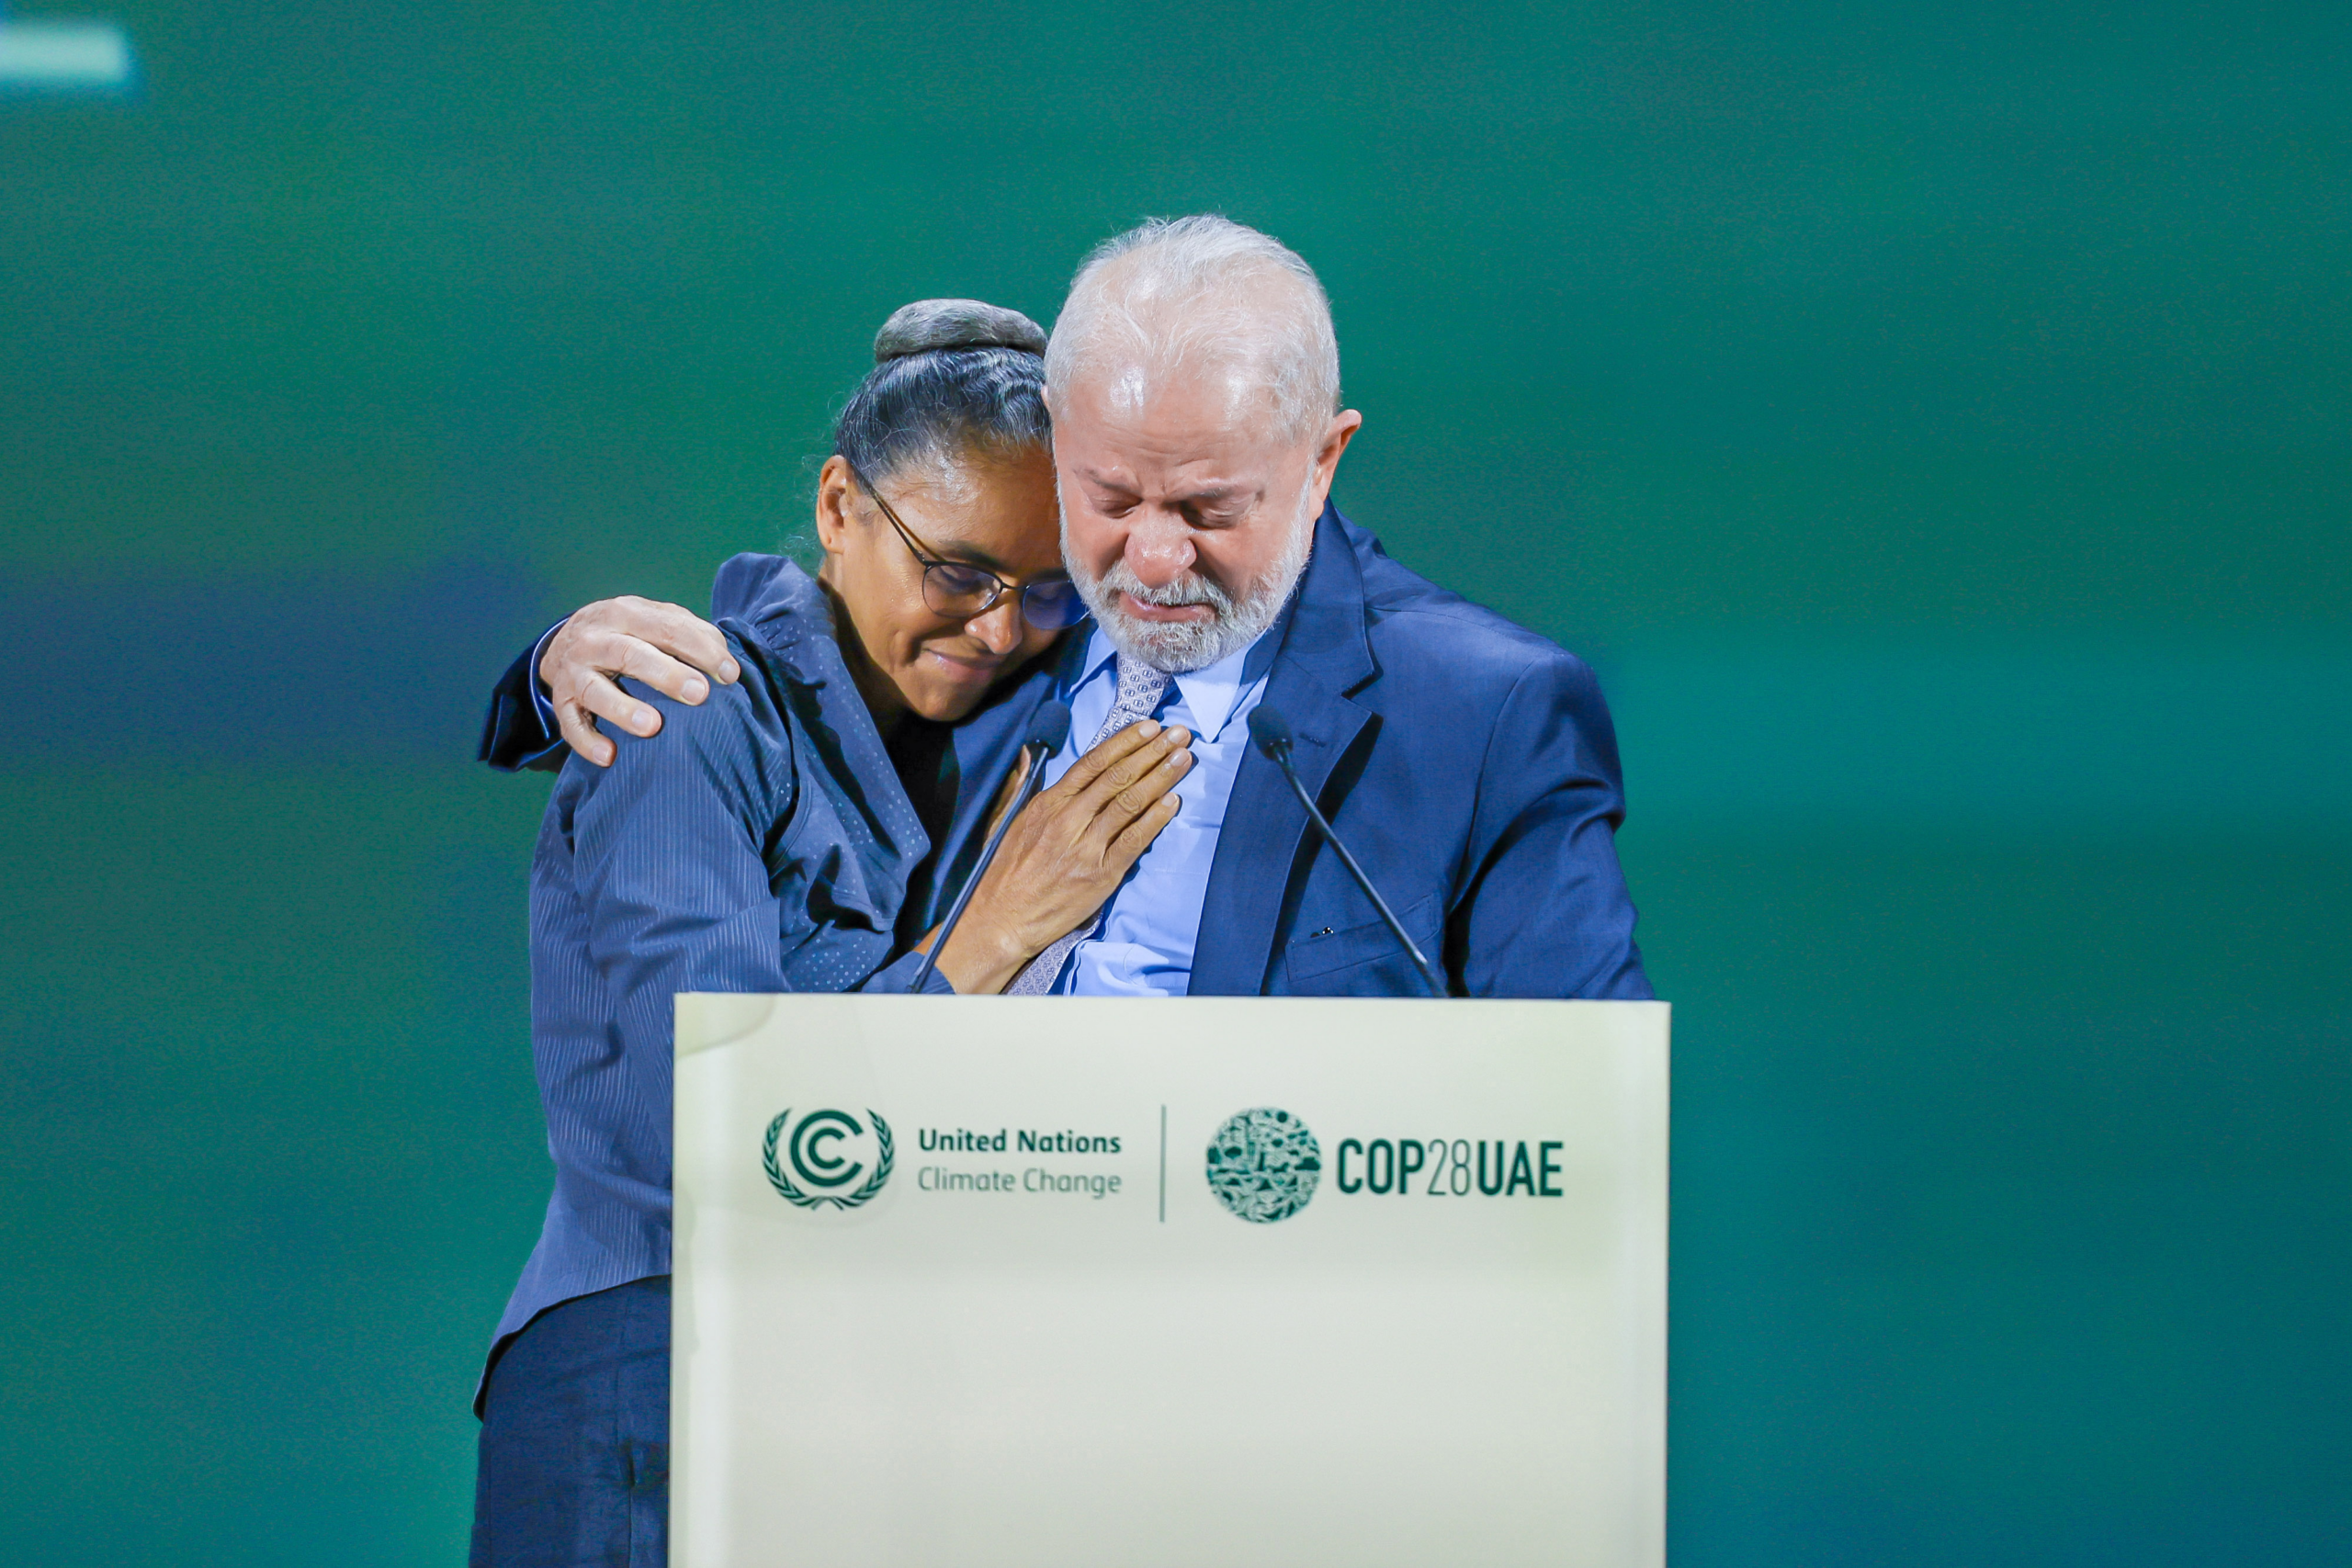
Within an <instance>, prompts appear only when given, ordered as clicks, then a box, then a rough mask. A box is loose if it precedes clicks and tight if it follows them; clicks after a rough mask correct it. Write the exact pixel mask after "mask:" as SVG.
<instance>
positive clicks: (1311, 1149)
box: [1208, 1110, 1323, 1225]
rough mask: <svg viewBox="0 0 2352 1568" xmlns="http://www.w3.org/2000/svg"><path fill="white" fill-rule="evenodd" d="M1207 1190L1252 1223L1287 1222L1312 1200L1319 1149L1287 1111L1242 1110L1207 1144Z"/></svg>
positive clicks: (1317, 1176)
mask: <svg viewBox="0 0 2352 1568" xmlns="http://www.w3.org/2000/svg"><path fill="white" fill-rule="evenodd" d="M1208 1172H1209V1190H1210V1191H1212V1192H1214V1193H1216V1198H1217V1201H1218V1202H1220V1203H1223V1204H1224V1205H1225V1206H1226V1207H1227V1209H1230V1210H1231V1211H1233V1213H1236V1214H1237V1215H1238V1216H1240V1217H1241V1218H1242V1219H1245V1220H1248V1221H1249V1222H1250V1224H1258V1225H1268V1224H1273V1223H1274V1222H1275V1221H1276V1220H1286V1219H1289V1218H1290V1217H1291V1216H1292V1215H1293V1214H1295V1213H1298V1212H1299V1211H1300V1210H1301V1209H1304V1208H1306V1201H1307V1200H1308V1199H1310V1198H1312V1197H1314V1196H1315V1184H1316V1182H1317V1181H1318V1180H1320V1179H1322V1175H1323V1151H1322V1150H1321V1149H1320V1148H1319V1147H1317V1145H1316V1142H1315V1134H1312V1133H1310V1132H1308V1131H1307V1130H1306V1122H1302V1121H1300V1120H1299V1119H1298V1118H1297V1117H1295V1116H1293V1115H1292V1114H1291V1113H1290V1112H1289V1111H1271V1110H1258V1111H1238V1112H1236V1113H1235V1114H1234V1115H1233V1116H1231V1117H1229V1118H1227V1122H1226V1123H1225V1125H1224V1126H1222V1127H1219V1128H1218V1129H1217V1130H1216V1137H1214V1138H1211V1139H1210V1140H1209V1162H1208Z"/></svg>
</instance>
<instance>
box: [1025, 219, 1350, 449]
mask: <svg viewBox="0 0 2352 1568" xmlns="http://www.w3.org/2000/svg"><path fill="white" fill-rule="evenodd" d="M1106 360H1107V361H1112V362H1114V363H1125V364H1134V363H1141V364H1144V365H1147V366H1149V367H1154V368H1163V369H1165V368H1174V367H1179V366H1183V365H1187V364H1192V365H1194V366H1200V367H1217V368H1220V369H1230V368H1233V367H1240V368H1242V369H1244V371H1245V372H1246V373H1247V374H1249V375H1250V376H1252V377H1255V378H1262V386H1263V389H1264V390H1265V392H1266V395H1267V397H1268V399H1269V400H1270V401H1271V402H1272V415H1273V421H1274V427H1275V428H1276V429H1277V430H1279V431H1281V432H1282V433H1283V434H1285V435H1286V436H1289V437H1291V438H1293V439H1296V440H1307V439H1311V438H1313V437H1314V436H1316V435H1319V434H1321V433H1322V430H1323V426H1324V424H1325V423H1326V422H1327V421H1329V419H1330V417H1331V416H1332V415H1333V414H1335V413H1337V412H1340V340H1339V337H1338V335H1337V334H1336V333H1333V331H1332V330H1331V301H1330V299H1329V298H1328V297H1327V296H1326V295H1325V294H1324V292H1323V285H1322V283H1321V282H1320V281H1319V280H1317V277H1316V276H1315V269H1314V268H1313V267H1311V266H1308V265H1306V261H1305V259H1304V258H1302V257H1301V256H1300V255H1299V254H1298V253H1297V252H1295V251H1294V250H1292V249H1291V248H1290V247H1289V246H1287V245H1285V244H1283V243H1282V242H1281V241H1279V240H1276V239H1274V238H1273V237H1272V235H1268V234H1261V233H1260V232H1259V231H1257V230H1255V229H1251V228H1249V227H1246V226H1245V225H1243V224H1239V223H1236V222H1234V221H1233V220H1231V219H1229V218H1220V217H1218V216H1216V214H1214V213H1203V214H1198V215H1195V216H1193V217H1191V218H1153V219H1148V220H1146V221H1144V222H1142V223H1140V224H1137V225H1136V227H1135V228H1133V229H1130V230H1128V231H1126V232H1125V233H1124V234H1120V235H1117V236H1115V237H1114V238H1112V239H1108V240H1105V241H1103V243H1101V244H1099V245H1097V246H1095V247H1094V250H1093V252H1092V253H1091V254H1089V255H1088V256H1087V258H1086V260H1085V261H1083V262H1082V263H1080V265H1079V269H1078V276H1076V277H1074V278H1072V279H1071V280H1070V286H1069V299H1068V300H1067V301H1065V302H1064V304H1063V306H1062V313H1061V315H1060V317H1059V318H1058V319H1057V320H1056V321H1055V322H1054V335H1053V338H1052V341H1051V342H1050V343H1048V344H1047V345H1046V400H1047V402H1048V404H1049V405H1050V406H1052V407H1054V408H1056V409H1058V408H1060V407H1062V406H1063V402H1064V400H1065V398H1066V397H1067V396H1068V394H1069V387H1070V383H1071V381H1072V379H1073V378H1075V377H1076V376H1077V375H1078V374H1079V373H1080V371H1081V370H1083V369H1085V368H1087V367H1090V366H1093V365H1097V364H1100V363H1102V362H1104V361H1106Z"/></svg>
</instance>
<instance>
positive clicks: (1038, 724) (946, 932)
mask: <svg viewBox="0 0 2352 1568" xmlns="http://www.w3.org/2000/svg"><path fill="white" fill-rule="evenodd" d="M1067 739H1069V704H1068V703H1065V702H1061V701H1058V700H1057V699H1055V698H1052V697H1048V698H1046V701H1045V703H1044V704H1043V705H1040V706H1039V707H1038V709H1037V711H1036V713H1035V714H1034V715H1032V716H1031V717H1030V719H1029V734H1028V738H1027V739H1024V740H1023V741H1022V742H1021V754H1022V755H1023V757H1025V758H1027V759H1028V761H1029V771H1028V773H1026V774H1025V775H1023V778H1022V780H1021V791H1020V793H1019V794H1018V795H1014V796H1013V799H1012V807H1011V808H1010V809H1009V810H1007V811H1006V812H1005V814H1004V816H1003V817H1002V818H1000V819H999V820H998V822H997V825H996V830H995V831H994V832H992V833H990V834H989V841H988V842H987V843H985V844H983V845H982V846H980V858H979V860H978V862H977V863H974V865H973V866H972V874H971V875H969V876H967V877H966V878H965V879H964V886H963V887H962V888H961V890H959V891H958V892H957V893H956V902H955V903H953V904H951V905H949V906H948V908H947V919H944V920H943V921H941V922H940V926H939V936H938V939H937V940H936V941H934V942H933V943H932V944H931V951H930V952H928V953H924V954H923V955H922V963H921V964H917V965H916V966H915V983H914V984H913V985H911V986H909V987H907V989H908V990H910V991H920V990H922V987H923V982H925V981H926V980H929V979H930V978H931V971H932V969H933V966H934V965H936V964H938V962H939V953H940V950H941V949H942V948H944V947H945V946H946V945H947V939H948V937H949V936H951V935H953V934H954V932H955V930H956V921H958V920H960V919H963V918H964V906H965V905H967V904H968V903H970V902H971V901H972V892H973V890H974V889H975V888H977V887H978V886H979V885H980V878H981V877H983V876H985V875H987V874H988V869H989V862H990V861H992V860H994V859H996V847H997V846H998V845H999V844H1001V843H1002V842H1004V834H1005V829H1009V828H1011V827H1012V819H1013V818H1016V817H1018V816H1020V815H1021V808H1022V807H1024V806H1026V805H1028V804H1029V802H1030V801H1031V800H1033V799H1035V797H1036V794H1037V792H1038V791H1039V790H1041V789H1043V788H1044V787H1045V786H1046V758H1048V757H1050V756H1052V755H1053V754H1054V753H1055V752H1057V751H1058V750H1061V749H1062V742H1063V741H1065V740H1067Z"/></svg>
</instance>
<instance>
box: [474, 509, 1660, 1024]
mask: <svg viewBox="0 0 2352 1568" xmlns="http://www.w3.org/2000/svg"><path fill="white" fill-rule="evenodd" d="M777 564H778V565H779V566H780V565H781V563H780V562H779V563H777ZM732 565H733V570H732V572H731V574H730V575H731V576H732V579H733V582H734V584H735V585H737V589H738V591H740V592H749V593H756V592H758V582H759V580H760V577H761V575H762V574H761V573H760V572H758V571H757V570H749V571H747V570H743V569H744V568H745V567H747V566H750V565H752V562H750V561H747V560H745V559H743V558H738V561H737V562H735V563H732ZM732 608H733V607H732V606H731V605H730V604H716V603H715V604H713V606H712V612H713V614H714V615H727V614H729V613H732ZM1281 636H1282V638H1283V641H1282V646H1281V650H1280V652H1279V653H1278V654H1277V655H1276V657H1275V660H1274V665H1273V670H1272V675H1271V676H1270V678H1269V682H1268V685H1267V690H1266V694H1265V698H1264V701H1265V702H1266V703H1268V704H1270V705H1272V706H1274V707H1277V708H1279V709H1281V710H1282V712H1283V715H1284V716H1286V717H1287V718H1288V719H1289V720H1290V725H1291V729H1292V732H1293V734H1294V737H1295V752H1294V756H1295V761H1296V765H1297V768H1298V771H1299V775H1300V777H1301V779H1302V780H1303V781H1304V782H1305V784H1306V787H1307V790H1308V791H1309V793H1310V794H1312V795H1314V796H1315V799H1316V802H1317V805H1318V806H1320V807H1322V808H1323V811H1324V813H1325V814H1326V815H1327V816H1329V818H1330V819H1331V822H1332V826H1333V828H1334V829H1336V830H1337V831H1338V832H1339V833H1340V836H1341V837H1342V838H1343V839H1345V840H1347V843H1348V846H1349V847H1350V848H1351V850H1353V851H1354V852H1355V854H1356V858H1357V859H1358V860H1359V861H1360V862H1361V863H1363V868H1364V871H1365V872H1366V873H1367V874H1369V875H1370V876H1371V878H1372V881H1373V884H1374V886H1377V887H1378V888H1379V889H1380V890H1381V892H1382V894H1383V895H1384V896H1385V897H1386V898H1387V900H1388V902H1389V905H1390V907H1391V908H1394V909H1395V910H1396V911H1397V917H1398V918H1399V919H1401V920H1402V921H1403V922H1404V925H1405V928H1406V929H1407V930H1408V931H1410V932H1412V934H1413V938H1414V940H1415V941H1416V942H1419V943H1420V944H1421V947H1422V951H1423V952H1425V953H1429V954H1430V957H1431V958H1432V959H1433V960H1436V961H1437V962H1439V963H1440V964H1441V965H1442V968H1443V970H1444V972H1445V976H1446V978H1447V982H1448V985H1449V987H1450V988H1451V989H1452V990H1453V992H1454V994H1456V995H1458V996H1474V997H1597V998H1647V997H1648V996H1649V995H1650V994H1651V993H1650V987H1649V982H1648V980H1647V979H1646V978H1645V976H1643V973H1642V963H1641V954H1640V952H1639V950H1638V949H1636V947H1635V946H1634V904H1633V899H1632V897H1630V895H1629V894H1628V893H1627V891H1626V887H1625V878H1624V874H1623V871H1621V870H1620V869H1619V866H1618V863H1617V846H1616V829H1617V825H1618V824H1619V823H1620V822H1621V821H1622V820H1623V817H1624V791H1623V784H1622V782H1621V773H1620V770H1619V765H1618V761H1617V738H1616V732H1615V729H1614V728H1613V727H1612V726H1611V723H1610V720H1609V709H1608V706H1607V705H1606V704H1605V703H1604V702H1603V701H1602V700H1601V695H1600V685H1599V683H1598V682H1596V681H1595V680H1594V679H1593V675H1592V671H1590V670H1589V669H1588V668H1587V667H1586V666H1585V664H1584V663H1583V661H1582V660H1578V659H1577V658H1576V657H1575V656H1574V655H1572V654H1570V653H1568V652H1567V651H1566V650H1565V649H1562V648H1560V647H1559V646H1558V645H1557V644H1555V643H1554V642H1552V641H1550V640H1549V639H1547V638H1544V637H1538V636H1536V635H1535V634H1534V633H1533V632H1531V631H1527V630H1525V629H1524V628H1522V627H1520V626H1514V625H1512V624H1511V623H1510V622H1509V621H1507V620H1505V619H1503V618H1502V617H1501V616H1500V615H1496V614H1495V613H1494V612H1492V611H1490V610H1487V609H1482V608H1481V607H1479V606H1478V605H1476V604H1471V603H1469V602H1468V601H1467V600H1464V599H1463V598H1462V597H1460V596H1459V595H1458V594H1454V593H1451V592H1447V591H1446V590H1444V589H1442V588H1440V587H1438V586H1437V585H1436V584H1434V583H1432V582H1430V581H1428V580H1427V579H1426V578H1422V577H1420V576H1418V575H1416V574H1415V573H1413V572H1411V571H1408V570H1406V569H1405V568H1403V567H1401V566H1399V565H1398V564H1397V562H1395V561H1393V560H1391V559H1389V558H1388V556H1387V555H1386V553H1385V552H1384V551H1383V550H1382V549H1381V547H1380V543H1379V541H1378V540H1377V539H1375V538H1374V537H1373V536H1372V535H1371V534H1370V533H1368V532H1366V531H1365V530H1363V529H1362V528H1359V527H1357V526H1356V525H1354V524H1352V523H1350V522H1349V521H1348V520H1347V519H1346V518H1345V517H1343V516H1341V515H1340V513H1339V511H1338V510H1337V509H1336V508H1326V509H1325V511H1324V513H1323V515H1322V516H1321V517H1320V518H1319V519H1317V524H1316V536H1315V548H1314V553H1313V555H1312V557H1311V558H1310V560H1309V563H1308V566H1307V569H1306V577H1305V579H1304V580H1303V581H1302V582H1301V583H1300V585H1299V590H1298V595H1297V599H1296V602H1295V604H1293V605H1292V606H1291V608H1290V611H1289V613H1288V615H1286V616H1285V619H1284V623H1283V627H1282V630H1281ZM529 675H530V671H529V669H528V661H527V657H526V660H524V661H523V662H522V663H520V664H519V665H518V666H517V668H516V670H514V671H509V672H508V678H507V680H506V681H504V682H501V692H500V694H499V695H498V696H495V697H493V700H492V713H491V716H490V726H489V728H488V729H487V730H486V732H485V737H484V755H485V757H486V758H487V759H488V760H490V761H493V762H503V763H505V765H509V766H512V765H514V763H515V761H519V760H521V759H522V758H523V757H524V756H526V754H527V753H529V752H530V751H532V750H537V747H538V746H539V745H542V744H544V743H545V741H546V739H548V738H547V737H545V735H544V732H543V731H542V730H540V729H539V728H537V720H536V718H532V719H530V720H529V721H528V722H527V723H526V722H525V716H526V715H528V714H529V712H530V704H529V703H528V700H527V694H528V687H527V686H526V685H524V684H521V683H520V682H526V681H527V680H528V679H529ZM1052 684H1053V671H1051V670H1050V669H1049V668H1044V667H1040V668H1038V669H1035V670H1033V671H1031V672H1029V673H1028V674H1027V675H1025V676H1023V677H1022V678H1021V679H1019V680H1018V681H1016V682H1014V683H1013V684H1012V686H1011V687H1009V688H1007V689H1004V690H1002V691H1001V692H1000V693H999V694H996V695H995V696H993V697H992V698H991V699H990V701H989V704H988V705H987V706H985V707H984V708H983V709H981V711H980V712H978V714H976V715H974V716H972V717H971V718H969V719H967V721H965V722H964V723H963V724H962V725H960V726H958V727H957V728H956V732H955V737H954V757H953V766H954V770H955V773H956V776H957V779H958V781H959V783H958V784H957V788H956V807H955V811H954V817H953V820H952V821H951V823H950V825H949V827H948V829H947V831H946V832H945V833H944V835H942V836H941V839H942V843H943V849H942V852H941V855H940V857H939V858H938V859H937V860H936V861H935V862H934V863H931V864H929V865H926V866H925V867H924V868H923V870H922V872H921V873H919V874H918V876H917V881H916V885H915V886H910V889H909V913H910V920H909V922H908V926H909V927H910V928H911V929H913V930H916V931H921V930H924V929H928V928H927V925H926V924H924V923H922V922H926V921H928V920H931V919H935V918H936V916H937V914H938V913H939V912H940V910H941V909H942V908H944V904H945V903H946V901H947V899H948V898H949V897H952V895H953V892H954V890H955V888H956V886H958V885H959V884H960V882H961V880H962V877H963V874H964V873H965V871H966V870H967V869H968V867H969V865H970V863H971V861H972V859H973V858H974V857H975V855H976V854H977V853H978V831H977V829H978V824H979V822H980V819H981V817H982V815H983V813H984V812H985V811H986V809H987V806H988V802H989V798H990V797H991V796H992V795H993V793H994V788H995V786H996V784H997V783H998V782H999V781H1000V780H1001V778H1002V777H1003V775H1004V773H1005V771H1006V769H1007V768H1008V767H1009V766H1010V765H1011V761H1012V756H1013V753H1014V752H1015V751H1016V750H1017V749H1018V747H1019V745H1020V740H1021V737H1022V734H1023V731H1024V730H1025V728H1026V727H1027V724H1028V721H1029V717H1030V715H1031V714H1032V713H1034V712H1035V709H1036V706H1037V705H1038V704H1039V703H1040V702H1042V701H1044V700H1045V698H1046V695H1047V694H1048V693H1049V691H1050V689H1051V687H1052ZM902 929H906V928H902ZM1421 989H1422V988H1421V987H1420V984H1419V979H1418V978H1417V977H1416V976H1415V975H1414V973H1413V970H1412V965H1411V962H1410V960H1408V959H1407V958H1406V957H1405V956H1404V954H1403V953H1401V952H1400V951H1398V950H1397V945H1396V942H1395V941H1394V939H1393V938H1392V937H1390V936H1389V934H1388V931H1387V929H1386V928H1385V926H1384V925H1383V924H1382V923H1381V921H1380V918H1379V916H1378V915H1377V913H1375V912H1374V909H1373V908H1372V906H1371V904H1370V903H1369V902H1367V901H1366V900H1365V898H1364V897H1363V893H1362V892H1361V891H1360V890H1358V888H1357V887H1356V886H1355V884H1354V883H1353V882H1352V881H1351V879H1350V878H1349V876H1348V874H1347V871H1346V868H1345V867H1344V866H1342V865H1341V864H1340V860H1339V857H1338V856H1337V855H1335V854H1333V853H1332V852H1330V850H1329V846H1327V845H1326V844H1324V843H1323V842H1322V841H1321V839H1320V836H1319V835H1317V834H1315V833H1313V832H1311V831H1310V830H1309V829H1308V824H1307V818H1306V811H1305V809H1304V808H1303V807H1300V805H1299V804H1298V802H1297V800H1296V799H1295V797H1294V796H1293V795H1291V792H1290V787H1289V785H1287V784H1285V783H1284V782H1283V777H1282V774H1281V773H1280V771H1279V770H1277V769H1276V768H1275V767H1274V765H1273V764H1272V762H1270V761H1266V759H1265V758H1263V757H1262V756H1260V755H1258V754H1256V753H1255V752H1252V753H1251V754H1250V757H1249V758H1248V760H1247V761H1244V762H1243V763H1242V765H1241V771H1240V774H1239V776H1238V778H1237V779H1236V780H1235V782H1234V786H1233V795H1232V797H1231V799H1230V800H1229V801H1228V802H1227V807H1226V815H1225V824H1224V828H1223V829H1222V831H1221V833H1220V835H1219V838H1218V841H1217V851H1216V861H1215V863H1214V864H1213V866H1212V867H1211V870H1210V873H1209V886H1208V897H1207V901H1206V903H1205V904H1204V907H1203V909H1202V912H1201V928H1200V937H1199V942H1198V946H1197V948H1196V950H1195V952H1194V954H1193V981H1192V993H1193V995H1194V996H1252V995H1261V994H1263V995H1270V996H1418V995H1420V994H1421Z"/></svg>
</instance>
